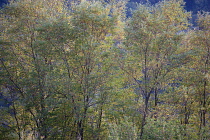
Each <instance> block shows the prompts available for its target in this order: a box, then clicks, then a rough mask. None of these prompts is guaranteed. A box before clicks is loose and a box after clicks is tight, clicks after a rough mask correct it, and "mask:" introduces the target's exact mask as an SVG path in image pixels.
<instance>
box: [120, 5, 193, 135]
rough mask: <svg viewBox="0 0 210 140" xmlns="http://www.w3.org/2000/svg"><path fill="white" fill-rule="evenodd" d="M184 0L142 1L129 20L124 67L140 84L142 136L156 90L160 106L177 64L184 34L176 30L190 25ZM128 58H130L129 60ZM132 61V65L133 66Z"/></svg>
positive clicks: (138, 84) (155, 96) (137, 83)
mask: <svg viewBox="0 0 210 140" xmlns="http://www.w3.org/2000/svg"><path fill="white" fill-rule="evenodd" d="M182 5H183V1H164V2H162V3H159V4H157V5H156V6H149V5H139V8H138V9H137V10H136V11H134V12H133V16H132V18H131V19H130V20H129V21H128V23H127V25H128V27H127V29H126V34H127V36H126V41H127V42H126V46H127V48H128V49H127V50H128V51H129V56H128V57H131V58H129V61H130V64H128V63H127V64H126V63H125V64H126V65H127V66H123V67H125V68H124V70H125V72H126V73H127V74H129V75H130V76H132V78H133V81H134V82H135V84H136V85H137V86H138V89H139V91H138V96H139V98H140V97H142V99H143V103H144V105H143V110H142V114H143V116H142V122H141V127H140V138H142V136H143V128H144V125H145V124H146V117H147V116H148V113H149V112H148V111H149V106H150V105H149V104H150V103H149V102H150V98H151V96H152V94H153V93H154V98H155V99H154V102H155V103H154V105H155V106H157V102H158V97H157V96H158V93H157V92H158V90H159V89H161V88H163V87H164V85H165V84H166V83H167V82H168V81H166V80H167V79H165V77H166V75H167V74H168V73H169V72H170V71H171V70H172V69H173V67H177V66H178V64H177V62H175V64H173V65H172V66H170V63H173V61H172V60H171V57H172V56H174V57H175V55H176V51H177V47H178V45H179V43H180V41H181V37H182V35H180V34H177V33H178V32H179V31H181V30H185V29H187V27H188V18H189V16H190V15H189V13H187V12H185V11H184V9H183V6H182ZM127 61H128V60H127ZM131 65H132V66H131Z"/></svg>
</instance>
